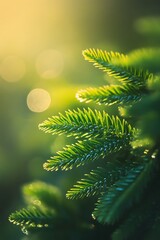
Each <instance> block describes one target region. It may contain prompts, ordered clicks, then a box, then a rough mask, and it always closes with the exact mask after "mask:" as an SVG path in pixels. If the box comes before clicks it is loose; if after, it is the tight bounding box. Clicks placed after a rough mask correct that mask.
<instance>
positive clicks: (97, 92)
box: [76, 84, 145, 105]
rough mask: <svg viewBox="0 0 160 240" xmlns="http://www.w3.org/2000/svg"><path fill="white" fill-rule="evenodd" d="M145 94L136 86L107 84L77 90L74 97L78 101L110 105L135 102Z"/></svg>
mask: <svg viewBox="0 0 160 240" xmlns="http://www.w3.org/2000/svg"><path fill="white" fill-rule="evenodd" d="M144 94H145V92H144V89H141V88H137V86H134V85H131V84H126V85H108V86H103V87H99V88H88V89H84V90H80V91H78V92H77V94H76V97H77V99H78V100H79V101H80V102H86V103H88V102H92V101H93V102H95V103H98V104H105V105H112V104H115V103H119V104H124V103H130V102H137V101H139V100H141V98H142V96H143V95H144Z"/></svg>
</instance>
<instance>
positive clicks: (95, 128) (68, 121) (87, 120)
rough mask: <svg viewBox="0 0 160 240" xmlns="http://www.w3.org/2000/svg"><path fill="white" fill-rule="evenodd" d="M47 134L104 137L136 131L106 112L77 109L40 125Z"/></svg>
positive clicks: (125, 122)
mask: <svg viewBox="0 0 160 240" xmlns="http://www.w3.org/2000/svg"><path fill="white" fill-rule="evenodd" d="M39 128H40V129H41V130H43V131H45V132H46V133H52V134H62V133H66V134H67V136H72V135H73V136H76V137H86V138H89V137H100V136H101V137H102V136H104V135H110V134H116V135H120V136H122V135H124V134H126V135H128V134H134V133H135V131H136V130H135V129H134V128H131V126H130V124H128V123H127V121H125V120H120V119H119V118H118V117H114V116H109V114H107V113H106V112H105V111H103V112H100V111H97V110H94V111H93V110H91V109H90V108H88V109H83V110H80V109H77V110H73V111H71V110H68V111H66V112H65V115H63V114H61V113H60V114H59V116H53V117H51V118H49V119H48V120H45V121H44V122H43V123H41V124H40V125H39Z"/></svg>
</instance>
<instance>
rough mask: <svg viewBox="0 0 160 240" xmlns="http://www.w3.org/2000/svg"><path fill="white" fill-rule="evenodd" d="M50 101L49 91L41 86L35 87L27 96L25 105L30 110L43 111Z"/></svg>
mask: <svg viewBox="0 0 160 240" xmlns="http://www.w3.org/2000/svg"><path fill="white" fill-rule="evenodd" d="M50 103H51V97H50V95H49V93H48V92H47V91H46V90H44V89H41V88H35V89H33V90H32V91H30V93H29V94H28V96H27V106H28V108H29V109H30V110H31V111H32V112H44V111H45V110H47V108H48V107H49V105H50Z"/></svg>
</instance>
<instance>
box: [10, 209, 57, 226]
mask: <svg viewBox="0 0 160 240" xmlns="http://www.w3.org/2000/svg"><path fill="white" fill-rule="evenodd" d="M55 218H56V213H55V212H54V211H53V209H52V210H51V209H45V208H43V209H42V208H37V207H28V208H26V209H25V208H23V209H21V210H19V211H16V212H14V213H12V214H11V215H10V216H9V221H10V222H12V223H13V224H16V225H20V226H21V227H26V228H30V227H31V228H35V227H36V228H37V227H38V228H41V227H49V226H53V224H54V221H55Z"/></svg>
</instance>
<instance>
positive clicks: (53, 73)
mask: <svg viewBox="0 0 160 240" xmlns="http://www.w3.org/2000/svg"><path fill="white" fill-rule="evenodd" d="M36 68H37V72H38V73H39V75H40V76H41V77H42V78H45V79H48V78H49V79H52V78H56V77H58V76H59V75H60V74H61V72H62V70H63V57H62V54H61V53H60V52H59V51H57V50H54V49H48V50H45V51H44V52H42V53H41V54H40V55H39V56H38V57H37V61H36Z"/></svg>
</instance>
